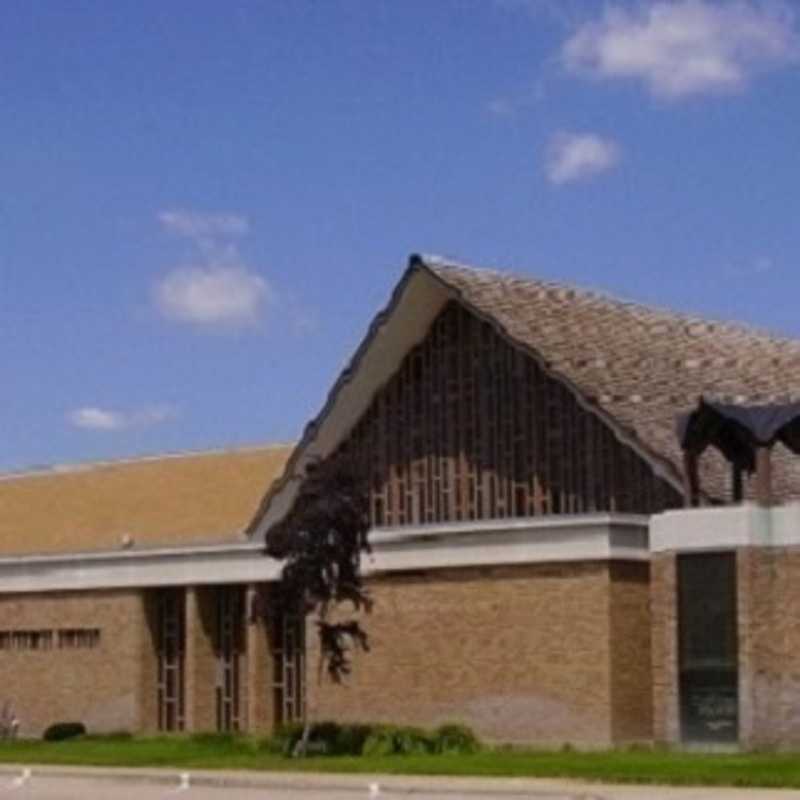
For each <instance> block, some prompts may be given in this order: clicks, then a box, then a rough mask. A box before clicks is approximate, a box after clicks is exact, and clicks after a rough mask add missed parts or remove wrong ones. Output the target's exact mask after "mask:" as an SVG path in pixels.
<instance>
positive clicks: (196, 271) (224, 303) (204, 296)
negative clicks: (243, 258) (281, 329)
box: [154, 264, 272, 327]
mask: <svg viewBox="0 0 800 800" xmlns="http://www.w3.org/2000/svg"><path fill="white" fill-rule="evenodd" d="M154 295H155V302H156V305H157V307H158V309H159V310H160V311H161V313H162V314H163V315H164V316H165V317H167V318H168V319H172V320H176V321H178V322H189V323H192V324H195V325H202V326H228V327H244V326H248V325H253V324H255V323H256V322H257V321H258V320H259V318H260V317H261V314H262V312H263V310H264V306H265V305H266V304H267V302H268V301H269V300H270V299H271V297H272V291H271V289H270V287H269V284H268V283H267V281H266V280H265V279H264V278H262V277H261V276H260V275H257V274H256V273H254V272H252V271H250V270H249V269H247V268H246V267H244V266H242V265H233V266H225V265H214V264H211V265H208V266H197V267H181V268H178V269H175V270H173V271H172V272H170V273H168V274H167V275H166V276H165V277H164V278H163V279H162V280H161V281H160V282H159V283H158V284H156V287H155V292H154Z"/></svg>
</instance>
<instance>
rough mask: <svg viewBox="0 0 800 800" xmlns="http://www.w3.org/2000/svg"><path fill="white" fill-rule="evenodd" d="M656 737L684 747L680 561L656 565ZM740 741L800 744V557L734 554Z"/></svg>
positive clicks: (657, 560)
mask: <svg viewBox="0 0 800 800" xmlns="http://www.w3.org/2000/svg"><path fill="white" fill-rule="evenodd" d="M651 569H652V587H651V591H652V609H653V696H654V730H655V739H656V741H659V742H664V743H672V744H675V743H679V742H680V722H679V711H678V693H679V688H678V651H677V647H678V644H677V596H676V590H677V586H676V569H675V555H674V554H666V555H658V556H656V557H654V558H653V560H652V564H651ZM736 570H737V587H736V596H737V615H738V638H739V743H740V745H741V746H742V747H743V748H758V747H793V748H796V747H797V746H798V745H800V551H799V550H796V549H787V548H741V549H739V550H737V552H736Z"/></svg>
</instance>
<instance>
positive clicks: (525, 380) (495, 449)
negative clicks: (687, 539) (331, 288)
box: [332, 302, 681, 527]
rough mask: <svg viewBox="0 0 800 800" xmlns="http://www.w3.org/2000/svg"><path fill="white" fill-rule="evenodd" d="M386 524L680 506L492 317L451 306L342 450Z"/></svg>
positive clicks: (376, 515)
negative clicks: (500, 331) (500, 330)
mask: <svg viewBox="0 0 800 800" xmlns="http://www.w3.org/2000/svg"><path fill="white" fill-rule="evenodd" d="M332 457H333V458H348V459H349V460H350V463H351V464H354V465H356V468H357V469H359V470H360V471H363V473H364V478H365V480H366V481H367V482H368V485H369V487H370V492H371V498H370V508H371V513H372V515H373V522H374V523H375V524H379V525H385V526H391V527H396V526H402V525H410V524H419V523H437V522H454V521H461V520H469V519H491V518H502V517H512V516H517V517H519V516H527V515H538V514H548V513H581V512H587V511H595V510H596V511H615V510H620V511H622V510H626V511H637V512H640V513H654V512H656V511H660V510H663V509H664V508H666V507H674V506H678V505H680V504H681V498H680V495H679V493H677V492H676V491H675V490H674V489H673V488H672V487H671V486H670V485H669V484H666V483H664V482H663V481H662V480H661V479H660V478H657V477H656V476H655V475H654V474H653V472H652V470H651V469H650V467H649V465H647V464H646V462H644V461H643V460H642V459H641V458H640V457H639V456H638V455H637V454H636V453H634V452H633V451H632V450H630V448H628V447H626V446H625V445H623V444H621V443H620V442H619V441H618V440H617V439H616V437H615V435H614V434H613V433H612V432H611V430H610V429H609V428H608V427H607V426H606V425H605V424H604V423H603V422H602V421H601V420H600V419H598V417H596V416H595V415H593V414H590V413H589V412H587V411H586V410H585V409H584V408H582V407H581V406H580V405H579V404H578V402H577V401H576V399H575V397H574V395H573V394H572V392H571V391H570V390H569V389H567V387H566V386H564V385H563V384H562V383H560V382H559V381H557V380H556V379H554V378H553V377H551V376H550V375H548V374H546V373H545V372H544V371H543V369H542V368H541V367H540V366H539V364H538V363H537V362H536V361H534V360H533V359H532V358H531V357H530V356H529V355H528V354H526V353H523V352H521V351H517V350H515V349H514V348H513V347H512V346H511V345H510V344H509V343H508V342H507V341H506V340H505V339H504V338H503V337H502V336H501V335H500V334H498V333H497V332H496V331H495V330H494V329H493V328H492V327H491V325H489V323H487V322H484V321H481V320H479V319H478V318H476V317H474V316H473V315H472V314H470V313H469V312H468V311H467V310H466V309H464V308H462V307H461V306H460V305H459V304H457V303H455V302H451V303H450V304H448V305H447V306H446V307H445V308H444V309H443V310H442V312H441V313H440V315H439V316H438V317H437V319H436V320H435V321H434V323H433V324H432V326H431V329H430V331H429V333H428V335H427V336H426V337H425V338H424V339H423V341H422V342H420V343H419V344H418V345H417V346H415V348H414V349H413V351H412V352H410V353H409V354H408V355H407V356H406V358H405V359H404V360H403V362H402V363H401V365H400V367H399V369H398V370H397V372H396V373H395V374H394V376H393V377H392V378H390V379H389V381H388V382H387V383H386V384H385V385H384V386H383V387H382V388H381V389H379V391H378V392H377V393H376V396H375V397H374V398H373V401H372V403H371V405H370V407H369V409H368V411H367V412H366V413H365V415H364V416H363V417H362V420H361V421H360V422H359V423H358V424H357V425H356V427H355V428H354V430H353V431H352V432H351V434H350V435H349V436H348V437H347V439H346V440H345V441H344V443H343V444H342V445H341V446H340V447H339V449H338V450H337V451H336V452H335V453H334V455H333V456H332Z"/></svg>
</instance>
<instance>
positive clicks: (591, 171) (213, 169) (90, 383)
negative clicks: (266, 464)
mask: <svg viewBox="0 0 800 800" xmlns="http://www.w3.org/2000/svg"><path fill="white" fill-rule="evenodd" d="M798 13H800V8H798V6H797V5H795V4H793V3H786V2H780V1H779V0H764V2H761V1H760V0H752V1H750V0H736V2H712V1H711V0H690V1H687V0H680V2H672V1H670V2H666V1H664V2H635V3H628V2H621V1H620V2H617V0H609V2H606V3H600V2H588V0H586V1H583V0H575V2H571V0H558V1H557V2H550V1H549V0H471V1H467V0H460V1H458V2H457V1H456V0H425V1H424V2H423V1H417V0H395V1H394V2H383V1H382V0H325V1H324V2H323V1H322V0H318V1H317V2H304V0H286V1H285V2H277V1H276V2H237V0H229V1H228V2H224V3H222V2H204V0H191V1H190V0H173V2H169V3H164V2H150V1H149V0H143V1H142V2H139V3H101V2H97V0H93V1H92V2H80V1H78V0H75V1H74V2H70V3H65V2H61V0H36V2H30V0H6V2H4V3H3V4H2V6H0V109H2V111H0V115H2V116H1V117H0V180H2V186H3V193H2V198H1V199H0V370H2V371H0V376H2V382H1V385H2V388H3V392H2V401H0V443H2V445H1V446H0V469H4V470H11V469H22V468H27V467H30V466H33V465H39V464H45V463H59V462H73V461H82V460H88V459H105V458H117V457H125V456H133V455H137V454H143V453H154V452H162V451H174V450H184V449H205V448H215V447H226V446H232V445H240V444H246V443H256V442H267V441H289V440H293V439H295V438H296V437H297V436H298V435H299V433H300V431H301V429H302V426H303V424H304V423H305V422H306V421H307V419H308V418H309V417H310V416H312V415H313V414H314V413H316V411H317V410H318V409H319V407H320V405H321V404H322V402H323V399H324V396H325V393H326V392H327V390H328V388H329V386H330V384H331V383H332V381H333V380H334V379H335V377H336V375H337V373H338V371H339V369H340V368H341V367H342V365H343V364H344V363H345V361H346V360H347V358H348V357H349V355H350V354H351V352H352V351H353V349H354V348H355V346H356V345H357V343H358V341H359V340H360V338H361V336H362V335H363V333H364V331H365V329H366V326H367V324H368V323H369V320H370V319H371V317H372V316H373V314H374V313H375V312H376V310H377V309H378V308H379V307H380V306H382V305H383V304H384V303H385V301H386V299H387V297H388V295H389V292H390V291H391V288H392V286H393V284H394V283H395V282H396V280H397V279H398V278H399V277H400V275H401V273H402V270H403V269H404V266H405V263H406V259H407V257H408V255H409V254H410V253H412V252H432V253H439V254H443V255H447V256H452V257H454V258H457V259H459V260H461V261H464V262H467V263H473V264H476V265H482V266H497V267H504V268H509V269H513V270H514V271H516V272H519V273H528V274H531V275H536V276H540V277H545V278H550V279H556V280H561V281H566V282H569V283H575V284H579V285H586V286H590V287H597V288H601V289H604V290H607V291H609V292H612V293H615V294H621V295H623V296H625V297H628V298H633V299H638V300H642V301H645V302H648V303H654V304H657V305H660V306H667V307H672V308H676V309H680V310H685V311H691V312H697V313H701V314H705V315H711V316H714V317H722V318H729V319H740V320H743V321H746V322H750V323H754V324H757V325H760V326H766V327H768V328H771V329H774V330H777V331H778V332H782V333H785V334H789V335H793V336H800V319H799V318H798V316H797V314H796V312H795V308H796V300H795V298H796V296H797V295H798V292H800V275H798V271H797V269H796V256H797V254H798V253H800V224H798V223H800V220H799V219H798V216H799V214H798V209H800V203H798V190H797V187H798V186H799V185H800V157H799V156H798V147H799V146H800V60H798V59H799V57H800V22H799V21H798Z"/></svg>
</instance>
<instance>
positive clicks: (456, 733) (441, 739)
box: [433, 723, 481, 754]
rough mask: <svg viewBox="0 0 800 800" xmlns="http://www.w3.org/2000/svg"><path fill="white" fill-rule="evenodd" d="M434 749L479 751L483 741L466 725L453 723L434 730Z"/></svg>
mask: <svg viewBox="0 0 800 800" xmlns="http://www.w3.org/2000/svg"><path fill="white" fill-rule="evenodd" d="M433 749H434V752H436V753H463V754H468V753H477V752H478V750H480V749H481V743H480V741H479V740H478V737H477V736H476V735H475V734H474V733H473V732H472V730H471V729H470V728H468V727H467V726H466V725H456V724H452V723H451V724H447V725H441V726H439V727H438V728H437V729H436V730H435V731H434V732H433Z"/></svg>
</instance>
